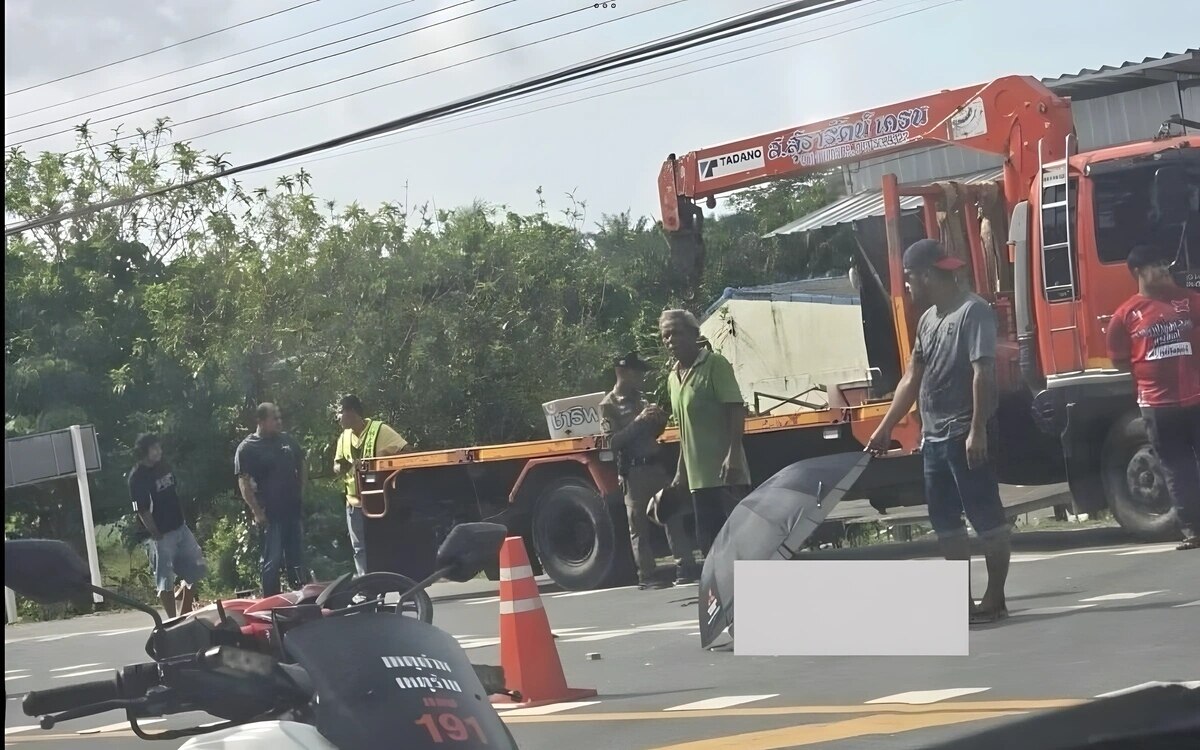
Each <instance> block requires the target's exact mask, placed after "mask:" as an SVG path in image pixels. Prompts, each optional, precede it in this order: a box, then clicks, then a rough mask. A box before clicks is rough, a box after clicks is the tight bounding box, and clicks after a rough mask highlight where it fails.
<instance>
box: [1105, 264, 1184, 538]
mask: <svg viewBox="0 0 1200 750" xmlns="http://www.w3.org/2000/svg"><path fill="white" fill-rule="evenodd" d="M1171 260H1172V258H1171V256H1170V255H1169V254H1166V253H1163V252H1162V251H1160V250H1158V249H1157V248H1154V247H1152V246H1149V245H1139V246H1137V247H1135V248H1133V249H1132V250H1130V251H1129V258H1128V259H1127V261H1126V264H1127V265H1128V266H1129V272H1130V273H1132V274H1133V277H1134V278H1135V279H1137V282H1138V293H1137V294H1135V295H1133V296H1132V297H1130V298H1129V299H1128V300H1126V301H1125V303H1124V304H1123V305H1121V306H1120V307H1118V308H1117V310H1116V312H1114V313H1113V316H1112V321H1111V322H1110V323H1109V324H1108V351H1109V355H1110V356H1111V357H1112V361H1113V364H1114V365H1116V366H1117V367H1119V368H1121V369H1123V370H1126V371H1130V372H1132V373H1133V381H1134V385H1135V386H1136V388H1137V403H1138V406H1139V407H1141V410H1142V419H1143V420H1144V421H1145V423H1146V432H1147V433H1149V436H1150V444H1151V445H1152V446H1154V452H1155V453H1157V454H1158V459H1159V462H1160V466H1161V467H1162V473H1163V478H1164V479H1165V480H1166V485H1167V494H1169V495H1170V496H1171V502H1172V504H1173V505H1174V506H1175V513H1176V515H1177V516H1178V518H1179V526H1180V528H1181V530H1182V533H1183V541H1182V543H1181V544H1180V545H1179V549H1181V550H1189V549H1200V354H1198V353H1197V351H1196V350H1197V349H1200V294H1197V293H1196V292H1194V291H1191V290H1189V289H1184V288H1183V287H1181V286H1179V285H1178V284H1176V283H1175V279H1173V278H1172V277H1171V270H1170V265H1171Z"/></svg>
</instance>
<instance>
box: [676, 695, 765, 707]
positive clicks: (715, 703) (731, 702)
mask: <svg viewBox="0 0 1200 750" xmlns="http://www.w3.org/2000/svg"><path fill="white" fill-rule="evenodd" d="M778 697H779V693H771V694H770V695H725V696H722V697H720V698H706V699H704V700H702V701H696V702H695V703H684V704H683V705H682V706H673V707H671V708H664V709H663V710H664V711H705V710H708V709H710V708H733V707H734V706H741V705H744V704H746V703H753V702H755V701H765V700H767V699H768V698H778Z"/></svg>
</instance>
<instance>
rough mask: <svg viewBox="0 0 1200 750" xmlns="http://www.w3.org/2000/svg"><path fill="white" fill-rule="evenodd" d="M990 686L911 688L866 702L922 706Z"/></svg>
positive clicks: (959, 696)
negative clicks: (942, 688)
mask: <svg viewBox="0 0 1200 750" xmlns="http://www.w3.org/2000/svg"><path fill="white" fill-rule="evenodd" d="M985 690H991V688H985V687H977V688H947V689H945V690H912V691H909V692H907V693H896V694H895V695H889V696H886V697H883V698H876V699H875V700H870V701H867V702H866V705H868V706H870V705H873V704H876V703H907V704H909V705H912V706H923V705H926V704H929V703H937V702H938V701H945V700H950V699H951V698H961V697H963V696H964V695H974V694H975V693H982V692H983V691H985Z"/></svg>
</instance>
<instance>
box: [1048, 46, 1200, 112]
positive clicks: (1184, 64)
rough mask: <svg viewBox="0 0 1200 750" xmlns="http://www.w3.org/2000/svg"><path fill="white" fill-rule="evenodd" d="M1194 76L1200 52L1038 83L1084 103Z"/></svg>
mask: <svg viewBox="0 0 1200 750" xmlns="http://www.w3.org/2000/svg"><path fill="white" fill-rule="evenodd" d="M1198 77H1200V50H1197V49H1187V50H1184V51H1183V52H1167V53H1166V54H1164V55H1162V56H1161V57H1146V58H1143V59H1142V60H1140V61H1137V60H1127V61H1125V62H1123V63H1121V64H1120V65H1104V66H1101V67H1099V68H1084V69H1083V70H1081V71H1079V72H1078V73H1064V74H1063V75H1060V76H1058V77H1056V78H1043V79H1042V83H1044V84H1046V86H1048V87H1049V88H1050V89H1051V90H1053V91H1054V93H1056V94H1058V95H1060V96H1070V97H1072V98H1073V99H1076V100H1084V99H1094V98H1097V97H1101V96H1108V95H1110V94H1115V93H1120V92H1123V91H1132V90H1135V89H1139V88H1143V87H1146V86H1154V85H1156V84H1160V83H1165V82H1167V81H1186V80H1193V79H1196V78H1198Z"/></svg>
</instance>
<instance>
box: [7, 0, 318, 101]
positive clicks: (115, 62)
mask: <svg viewBox="0 0 1200 750" xmlns="http://www.w3.org/2000/svg"><path fill="white" fill-rule="evenodd" d="M316 2H317V0H306V1H305V2H303V3H298V4H296V5H293V6H291V7H288V8H284V9H282V10H277V11H275V12H274V13H267V14H266V15H263V16H259V17H257V18H251V19H249V20H247V21H241V22H239V23H235V24H233V25H232V26H226V27H225V28H223V29H217V30H216V31H210V32H208V33H206V34H201V35H200V36H194V37H192V38H191V39H184V40H183V41H182V42H175V43H173V44H167V45H164V46H162V47H158V48H157V49H152V50H150V51H149V52H140V53H138V54H136V55H131V56H129V57H124V58H121V59H120V60H113V61H112V62H109V63H104V64H103V65H97V66H96V67H94V68H88V69H87V70H81V71H79V72H78V73H71V74H70V75H65V76H59V77H58V78H54V79H51V80H49V81H44V82H42V83H35V84H33V85H32V86H26V87H25V88H23V89H17V90H16V91H6V92H4V95H5V96H13V95H14V94H23V93H25V92H26V91H32V90H33V89H36V88H41V87H42V86H49V85H50V84H52V83H59V82H61V81H66V80H68V79H70V78H78V77H79V76H82V75H87V74H88V73H95V72H96V71H97V70H104V69H105V68H111V67H113V66H114V65H120V64H121V63H127V62H131V61H133V60H137V59H140V58H143V57H148V56H150V55H153V54H157V53H159V52H163V51H165V50H169V49H174V48H176V47H182V46H183V45H185V44H190V43H192V42H197V41H199V40H201V39H207V38H208V37H210V36H216V35H217V34H223V33H225V32H226V31H232V30H234V29H237V28H240V27H242V26H248V25H250V24H252V23H257V22H259V21H265V20H266V19H268V18H274V17H275V16H281V15H283V14H284V13H290V12H292V11H293V10H299V9H300V8H303V7H305V6H308V5H313V4H315V3H316Z"/></svg>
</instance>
